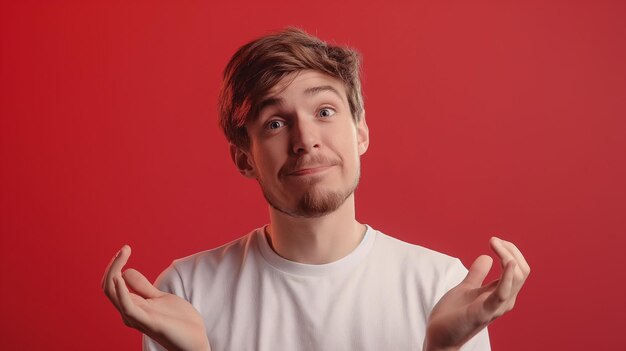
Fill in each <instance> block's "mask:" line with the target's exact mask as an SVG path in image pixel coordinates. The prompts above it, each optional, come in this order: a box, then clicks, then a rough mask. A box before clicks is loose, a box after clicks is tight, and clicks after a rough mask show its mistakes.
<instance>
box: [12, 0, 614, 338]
mask: <svg viewBox="0 0 626 351" xmlns="http://www.w3.org/2000/svg"><path fill="white" fill-rule="evenodd" d="M625 4H626V3H625V2H623V1H591V0H589V1H517V2H508V1H507V2H502V1H404V2H398V1H393V0H391V1H384V2H380V3H365V2H361V1H330V0H320V1H314V2H311V1H293V0H292V1H286V0H285V1H272V2H267V3H266V2H262V1H248V2H245V3H244V2H231V3H230V4H227V3H226V2H225V1H222V2H219V3H211V2H209V1H204V2H193V1H182V2H173V1H172V2H153V1H134V2H132V3H129V2H127V1H54V2H52V1H50V2H44V1H14V2H3V3H2V8H1V14H0V16H1V18H0V19H1V20H0V26H1V30H2V31H1V33H2V38H1V39H2V42H1V45H2V48H1V55H2V56H1V59H2V61H1V63H2V71H1V77H0V78H1V79H0V80H1V82H0V85H1V89H2V90H1V96H2V97H1V99H2V100H1V113H2V115H1V116H2V120H1V121H2V122H1V131H0V136H1V152H2V154H1V157H2V163H1V166H2V167H1V184H0V186H1V193H0V198H1V208H0V210H1V217H0V220H1V234H2V235H1V242H0V249H1V256H0V259H1V262H0V263H1V266H0V267H1V272H0V273H1V278H0V279H1V283H0V284H1V285H2V287H1V288H0V306H1V313H2V316H1V318H0V320H1V323H2V325H1V327H0V349H2V350H15V349H22V350H39V349H42V350H43V349H46V350H57V349H58V350H63V349H89V350H117V349H119V350H122V349H124V350H125V349H128V350H130V349H138V348H139V339H140V338H139V333H138V332H136V331H134V330H131V329H128V328H126V327H124V325H123V324H122V322H121V320H120V318H119V316H118V315H117V313H116V311H114V309H113V308H112V306H110V305H109V303H108V301H107V300H106V299H105V297H104V295H103V294H102V292H101V290H100V278H101V275H102V272H103V270H104V268H105V266H106V264H107V263H108V261H109V259H110V258H111V256H112V255H113V254H114V253H115V252H116V251H117V250H118V249H119V247H120V246H121V245H122V244H124V243H129V244H131V246H132V247H133V249H134V253H133V256H132V258H131V262H130V266H133V267H135V268H138V269H139V270H141V271H143V272H144V273H145V274H146V275H147V276H148V277H149V278H150V279H154V278H155V277H156V276H157V275H158V273H159V272H160V271H161V270H162V269H163V268H165V267H166V266H167V265H168V264H169V263H170V262H171V260H172V259H174V258H178V257H182V256H185V255H188V254H191V253H194V252H197V251H199V250H202V249H207V248H212V247H215V246H217V245H220V244H223V243H226V242H228V241H230V240H233V239H235V238H237V237H239V236H241V235H243V234H245V233H247V232H248V231H250V230H251V229H253V228H255V227H257V226H259V225H261V224H264V223H265V222H266V221H267V214H266V207H265V203H264V201H263V199H262V196H261V194H260V192H259V191H258V189H257V185H256V184H255V183H254V182H253V181H250V180H246V179H244V178H242V177H241V176H239V175H238V173H237V171H236V170H235V168H234V166H233V165H232V164H231V162H230V159H229V156H228V153H227V145H226V142H225V139H224V137H223V136H222V135H221V132H220V131H219V130H218V128H217V123H216V99H217V91H218V87H219V84H220V76H221V72H222V69H223V68H224V66H225V64H226V62H227V60H228V59H229V57H230V55H231V54H233V53H234V51H235V50H236V49H237V48H238V47H239V46H240V45H242V44H244V43H245V42H247V41H248V40H250V39H253V38H255V37H258V36H259V35H262V34H265V33H267V32H268V31H271V30H274V29H279V28H282V27H284V26H286V25H298V26H301V27H303V28H304V29H306V30H308V31H309V32H311V33H313V34H317V35H319V36H320V37H321V38H323V39H325V40H329V41H334V42H337V43H341V44H348V45H351V46H354V47H356V48H358V49H359V50H360V51H361V52H362V53H363V56H364V66H363V67H364V75H363V79H364V89H365V98H366V111H367V120H368V124H369V126H370V130H371V145H370V149H369V151H368V153H367V154H366V155H365V156H364V158H363V160H362V161H363V172H362V173H363V177H362V182H361V185H360V188H359V190H358V192H357V211H358V219H359V220H361V221H362V222H365V223H369V224H371V225H373V226H374V227H376V228H378V229H381V230H383V231H384V232H386V233H388V234H391V235H393V236H396V237H398V238H401V239H403V240H406V241H409V242H413V243H418V244H421V245H424V246H427V247H431V248H433V249H436V250H439V251H443V252H446V253H449V254H451V255H455V256H458V257H460V258H462V260H463V261H464V262H465V263H466V264H469V263H471V261H472V260H473V258H474V257H476V256H477V255H479V254H480V253H484V252H488V245H487V240H488V238H489V236H491V235H492V234H497V235H500V236H502V237H504V238H508V239H510V240H512V241H514V242H515V243H517V244H518V246H519V247H520V248H521V249H522V251H523V252H524V253H525V255H526V257H527V259H528V261H529V262H530V264H531V266H532V268H533V273H532V274H531V276H530V278H529V280H528V282H527V286H526V287H525V288H524V291H523V292H522V293H521V295H520V297H519V299H518V304H517V306H516V309H515V310H514V311H513V312H511V313H510V314H508V315H506V316H504V317H503V318H502V320H500V321H497V322H496V323H495V324H494V325H493V326H492V327H491V335H492V343H493V346H494V349H495V350H557V349H558V350H618V349H619V350H622V349H623V348H622V347H623V336H622V334H623V327H624V325H625V324H626V323H625V322H626V308H625V302H624V288H625V284H624V272H623V269H624V264H623V256H624V255H623V252H624V249H625V248H626V245H625V233H626V221H625V219H624V217H625V216H624V214H625V213H626V206H625V200H626V191H625V190H626V189H625V181H624V180H625V179H626V160H625V154H626V153H625V151H626V142H625V140H624V135H625V134H626V133H625V132H626V123H625V120H624V118H625V116H626V103H625V101H626V64H625V62H626V45H625V42H626V40H625V39H626V25H625V24H624V23H626V5H625Z"/></svg>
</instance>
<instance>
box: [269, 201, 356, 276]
mask: <svg viewBox="0 0 626 351" xmlns="http://www.w3.org/2000/svg"><path fill="white" fill-rule="evenodd" d="M269 212H270V225H269V226H268V228H267V229H268V234H269V239H270V245H271V246H272V249H273V250H274V251H275V252H276V253H277V254H278V255H280V256H282V257H283V258H286V259H288V260H290V261H294V262H299V263H306V264H325V263H330V262H334V261H337V260H339V259H341V258H342V257H345V256H346V255H348V254H349V253H350V252H352V251H353V250H354V249H355V248H356V247H357V246H358V245H359V243H360V242H361V240H362V239H363V234H364V233H365V226H364V225H363V224H361V223H359V222H357V221H356V219H355V211H354V194H352V195H350V197H348V198H347V199H346V201H345V202H344V203H343V204H342V205H341V206H340V207H339V208H338V209H337V210H335V211H334V212H332V213H329V214H327V215H325V216H321V217H315V218H301V217H292V216H289V215H287V214H285V213H282V212H280V211H278V210H276V209H274V208H273V207H270V210H269Z"/></svg>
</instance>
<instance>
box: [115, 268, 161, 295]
mask: <svg viewBox="0 0 626 351" xmlns="http://www.w3.org/2000/svg"><path fill="white" fill-rule="evenodd" d="M122 277H123V278H124V281H125V282H126V283H127V284H128V286H129V287H130V288H131V289H132V290H133V292H135V293H136V294H137V295H139V296H141V297H143V298H145V299H150V298H155V297H159V296H161V295H163V292H162V291H161V290H159V289H157V288H155V287H154V285H152V284H151V283H150V281H149V280H148V279H147V278H146V277H145V276H144V275H143V274H141V273H139V272H138V271H137V270H134V269H132V268H130V269H127V270H125V271H124V273H122Z"/></svg>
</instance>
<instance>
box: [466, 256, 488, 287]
mask: <svg viewBox="0 0 626 351" xmlns="http://www.w3.org/2000/svg"><path fill="white" fill-rule="evenodd" d="M492 264H493V259H492V258H491V257H489V256H487V255H481V256H479V257H478V258H477V259H476V260H475V261H474V263H472V265H471V266H470V269H469V272H468V273H467V276H466V277H465V279H463V283H466V284H469V285H470V286H471V287H474V288H479V287H480V286H481V285H482V283H483V280H485V277H486V276H487V273H489V270H490V269H491V266H492Z"/></svg>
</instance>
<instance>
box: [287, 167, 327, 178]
mask: <svg viewBox="0 0 626 351" xmlns="http://www.w3.org/2000/svg"><path fill="white" fill-rule="evenodd" d="M331 167H332V166H313V167H306V168H300V169H298V170H295V171H293V172H290V173H289V174H287V175H289V176H295V177H298V176H305V175H309V174H317V173H321V172H324V171H326V170H328V169H330V168H331Z"/></svg>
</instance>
